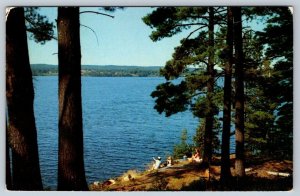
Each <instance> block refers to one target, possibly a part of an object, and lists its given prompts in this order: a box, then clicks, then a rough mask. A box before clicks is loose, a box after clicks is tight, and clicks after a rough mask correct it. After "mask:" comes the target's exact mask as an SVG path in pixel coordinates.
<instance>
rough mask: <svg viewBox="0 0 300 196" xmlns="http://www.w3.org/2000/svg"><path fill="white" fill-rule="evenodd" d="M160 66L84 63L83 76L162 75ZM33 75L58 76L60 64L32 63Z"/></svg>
mask: <svg viewBox="0 0 300 196" xmlns="http://www.w3.org/2000/svg"><path fill="white" fill-rule="evenodd" d="M160 68H162V67H160V66H131V65H82V67H81V75H82V76H94V77H161V76H160V75H159V70H160ZM31 70H32V75H33V76H57V75H58V66H57V65H51V64H31Z"/></svg>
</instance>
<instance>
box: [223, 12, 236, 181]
mask: <svg viewBox="0 0 300 196" xmlns="http://www.w3.org/2000/svg"><path fill="white" fill-rule="evenodd" d="M226 45H227V46H226V49H225V53H226V64H225V76H224V107H223V132H222V154H221V181H222V182H223V184H224V183H226V182H228V181H229V178H230V177H231V172H230V127H231V126H230V125H231V91H232V88H231V77H232V63H233V56H232V53H233V16H232V8H231V7H228V8H227V37H226Z"/></svg>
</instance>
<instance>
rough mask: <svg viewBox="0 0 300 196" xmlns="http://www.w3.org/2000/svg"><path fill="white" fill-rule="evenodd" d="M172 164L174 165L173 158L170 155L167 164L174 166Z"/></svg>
mask: <svg viewBox="0 0 300 196" xmlns="http://www.w3.org/2000/svg"><path fill="white" fill-rule="evenodd" d="M172 165H173V158H172V157H171V156H170V157H168V159H167V166H168V167H170V166H172Z"/></svg>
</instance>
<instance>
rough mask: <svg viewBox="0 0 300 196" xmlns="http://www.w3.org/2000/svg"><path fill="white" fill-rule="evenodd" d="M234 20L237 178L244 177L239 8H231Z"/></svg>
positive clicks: (241, 50)
mask: <svg viewBox="0 0 300 196" xmlns="http://www.w3.org/2000/svg"><path fill="white" fill-rule="evenodd" d="M232 13H233V19H234V25H233V29H234V36H233V37H234V50H235V140H236V159H235V171H236V175H237V176H238V177H244V176H245V164H244V162H245V156H244V143H245V140H244V128H245V126H244V67H243V62H244V57H243V55H244V54H243V39H242V14H241V7H233V8H232Z"/></svg>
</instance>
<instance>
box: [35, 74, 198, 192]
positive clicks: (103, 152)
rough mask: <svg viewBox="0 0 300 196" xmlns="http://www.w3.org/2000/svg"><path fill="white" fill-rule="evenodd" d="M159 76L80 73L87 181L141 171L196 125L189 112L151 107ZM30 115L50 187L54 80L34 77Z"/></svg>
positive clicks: (55, 118) (55, 145)
mask: <svg viewBox="0 0 300 196" xmlns="http://www.w3.org/2000/svg"><path fill="white" fill-rule="evenodd" d="M163 81H164V79H163V78H158V77H155V78H149V77H146V78H143V77H141V78H137V77H134V78H133V77H83V78H82V103H83V128H84V157H85V160H84V161H85V171H86V177H87V181H88V183H92V182H94V181H99V180H105V179H108V178H111V177H115V176H119V175H121V174H122V173H124V172H126V171H127V170H129V169H137V170H144V169H145V168H146V166H147V164H148V163H150V162H151V160H152V157H153V156H161V157H163V158H165V157H166V156H167V155H170V154H171V153H172V150H173V147H174V145H175V144H176V143H179V142H180V135H181V131H182V130H183V129H185V128H186V129H187V130H188V135H189V140H190V142H192V136H193V135H194V133H195V129H196V127H197V124H198V119H197V118H194V117H193V116H192V114H191V112H189V111H188V112H184V113H179V114H176V115H174V116H172V117H169V118H166V117H165V116H164V115H160V114H158V113H157V112H156V110H154V109H153V106H154V99H152V98H151V96H150V94H151V92H152V91H153V90H154V89H155V87H156V85H158V84H159V83H162V82H163ZM34 87H35V116H36V125H37V129H38V144H39V155H40V165H41V172H42V179H43V184H44V186H45V187H49V188H51V189H55V188H56V182H57V156H58V93H57V92H58V80H57V77H55V76H53V77H35V79H34Z"/></svg>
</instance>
